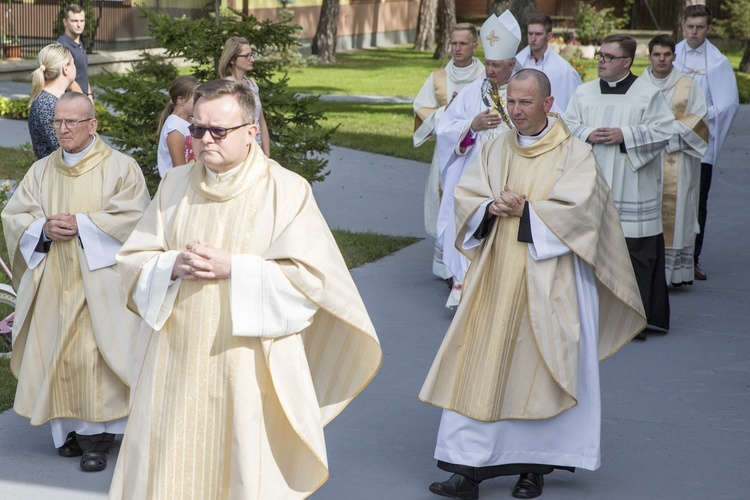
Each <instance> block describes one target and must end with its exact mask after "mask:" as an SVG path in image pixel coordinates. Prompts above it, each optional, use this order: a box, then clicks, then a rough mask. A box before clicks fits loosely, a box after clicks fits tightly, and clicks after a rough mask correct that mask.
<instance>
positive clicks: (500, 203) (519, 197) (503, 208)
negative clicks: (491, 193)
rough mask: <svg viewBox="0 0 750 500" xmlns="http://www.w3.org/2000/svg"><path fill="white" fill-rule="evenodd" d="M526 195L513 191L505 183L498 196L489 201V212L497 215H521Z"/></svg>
mask: <svg viewBox="0 0 750 500" xmlns="http://www.w3.org/2000/svg"><path fill="white" fill-rule="evenodd" d="M525 203H526V195H525V194H518V193H514V192H513V191H511V190H510V188H508V185H507V184H506V185H505V187H504V188H503V192H502V193H500V196H499V197H497V198H495V201H493V202H492V203H490V208H489V212H490V214H492V215H495V216H497V217H511V216H512V217H521V216H522V215H523V206H524V204H525Z"/></svg>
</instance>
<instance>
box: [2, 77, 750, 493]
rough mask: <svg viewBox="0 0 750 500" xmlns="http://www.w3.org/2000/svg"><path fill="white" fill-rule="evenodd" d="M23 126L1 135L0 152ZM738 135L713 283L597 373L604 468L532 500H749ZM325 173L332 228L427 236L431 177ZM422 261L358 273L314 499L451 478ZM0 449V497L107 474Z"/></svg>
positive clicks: (713, 227)
mask: <svg viewBox="0 0 750 500" xmlns="http://www.w3.org/2000/svg"><path fill="white" fill-rule="evenodd" d="M1 92H2V91H0V93H1ZM23 127H25V124H24V123H22V122H13V121H0V130H2V133H1V134H0V140H3V139H4V138H5V137H11V136H14V134H16V133H18V134H20V135H22V132H19V130H21V131H22V129H23ZM748 130H750V106H742V108H741V111H740V116H739V117H738V119H737V120H736V122H735V124H734V127H733V131H732V134H731V136H730V138H729V142H728V144H727V148H726V152H725V153H724V154H723V157H722V164H721V165H719V166H718V167H717V169H716V170H715V173H714V181H713V183H714V185H713V188H712V194H711V200H710V205H711V211H710V214H709V221H708V236H707V240H706V245H705V248H704V255H703V258H702V263H703V265H704V269H705V270H706V272H707V273H708V275H709V279H708V281H705V282H697V283H696V284H695V285H694V286H692V287H684V288H682V289H673V290H672V294H671V304H672V329H671V331H670V333H669V334H667V335H652V336H649V338H648V340H647V341H646V342H632V343H630V344H629V345H627V346H626V347H625V348H623V349H622V350H621V351H620V352H619V353H617V354H616V355H615V356H613V357H612V358H611V359H609V360H607V361H605V362H604V363H603V364H602V366H601V385H602V396H603V401H602V404H603V420H602V467H601V468H600V469H599V470H598V471H596V472H590V471H584V470H581V471H578V472H576V473H575V474H570V473H562V472H556V473H554V474H552V475H550V476H548V477H547V479H546V486H545V489H544V491H545V493H544V496H543V497H542V498H545V499H549V500H555V499H564V500H580V499H609V500H634V499H638V500H652V499H653V500H664V499H667V500H671V499H675V500H693V499H695V500H699V499H742V500H747V499H748V498H750V476H748V474H747V471H746V468H747V464H748V463H750V389H749V388H748V385H749V384H750V332H748V323H749V321H748V319H749V315H748V312H747V309H748V308H747V304H748V294H749V293H750V279H748V271H747V266H746V262H747V259H748V257H750V250H749V249H750V234H749V233H748V215H747V213H748V209H747V201H746V200H747V193H748V192H750V170H748V168H747V167H748V164H749V163H750V140H748V139H749V137H748V132H747V131H748ZM27 140H28V139H27ZM329 167H330V170H331V175H330V176H329V177H328V179H326V181H325V182H323V183H319V184H316V185H315V186H314V188H313V190H314V192H315V195H316V198H317V200H318V203H319V204H320V206H321V209H322V211H323V213H324V214H325V216H326V218H327V220H328V221H329V223H330V225H331V226H332V227H342V228H349V229H358V230H365V229H369V230H373V231H377V232H382V233H389V234H409V235H416V236H424V231H423V229H422V218H421V213H422V192H423V185H424V180H425V177H426V174H427V169H428V165H427V164H425V163H419V162H413V161H407V160H399V159H395V158H391V157H386V156H381V155H374V154H367V153H361V152H356V151H350V150H346V149H341V148H334V149H333V151H332V152H331V155H330V163H329ZM431 255H432V242H431V241H430V240H429V239H425V240H422V241H420V242H419V243H416V244H414V245H412V246H410V247H407V248H405V249H403V250H401V251H399V252H397V253H396V254H394V255H391V256H389V257H386V258H383V259H381V260H379V261H377V262H374V263H370V264H367V265H365V266H362V267H360V268H357V269H355V270H353V273H352V274H353V275H354V279H355V281H356V283H357V286H358V287H359V289H360V291H361V293H362V296H363V298H364V301H365V304H366V305H367V307H368V310H369V312H370V314H371V316H372V319H373V322H374V324H375V327H376V329H377V331H378V334H379V336H380V340H381V342H382V345H383V350H384V354H385V356H384V360H383V366H382V368H381V371H380V373H379V374H378V376H377V377H375V379H374V381H373V382H372V384H371V385H370V386H369V387H368V388H367V389H366V390H365V391H364V392H363V393H362V394H361V395H360V396H359V397H358V398H357V399H356V400H355V401H354V402H353V403H352V404H351V405H350V406H349V407H348V408H347V409H346V410H345V411H344V412H343V413H342V414H341V415H340V416H339V417H338V418H336V419H335V420H334V421H333V422H332V423H331V424H330V425H329V426H328V427H327V428H326V439H327V444H328V454H329V461H330V469H331V478H330V479H329V481H328V482H327V483H326V484H325V485H324V486H323V487H322V488H321V489H320V490H319V491H318V492H317V493H316V494H315V495H313V497H312V498H316V499H325V500H391V499H393V500H396V499H398V500H432V499H436V498H438V497H435V496H433V495H432V494H430V493H429V492H428V491H427V485H428V484H429V483H430V482H432V481H434V480H437V479H442V478H445V477H446V474H444V473H442V472H440V471H439V470H437V468H436V467H435V462H434V460H433V459H432V452H433V447H434V443H435V434H436V431H437V425H438V421H439V418H440V412H439V410H437V409H435V408H432V407H430V406H427V405H425V404H423V403H421V402H419V400H418V399H417V394H418V392H419V389H420V387H421V384H422V381H423V380H424V377H425V375H426V373H427V370H428V368H429V366H430V363H431V362H432V359H433V357H434V355H435V352H436V351H437V348H438V346H439V344H440V341H441V339H442V336H443V334H444V333H445V331H446V329H447V327H448V324H449V323H450V320H451V314H450V312H449V311H448V310H446V309H445V308H444V307H443V304H444V302H445V298H446V295H447V292H448V290H447V288H446V287H445V285H444V284H443V283H442V282H441V281H439V280H437V279H436V278H434V277H433V276H432V274H431V272H430V263H431ZM0 450H2V453H0V498H8V499H19V500H26V499H28V500H32V499H33V500H36V499H39V498H43V497H45V496H48V497H49V498H54V499H56V500H57V499H84V500H87V499H101V498H105V497H106V491H107V487H108V483H109V480H110V477H111V471H112V465H113V464H111V465H110V467H109V468H108V469H107V471H105V472H103V473H100V474H86V473H83V472H81V471H80V470H79V469H78V465H77V461H76V460H71V459H62V458H60V457H58V456H57V454H56V451H55V449H54V448H53V446H52V443H51V439H50V434H49V427H48V426H43V427H41V428H32V427H31V426H29V425H28V422H27V421H26V420H24V419H22V418H20V417H18V416H16V415H15V414H14V413H13V412H5V413H3V414H0ZM112 462H114V461H112ZM512 485H513V479H512V478H501V479H495V480H491V481H487V482H485V483H483V484H482V487H481V491H482V493H481V495H482V498H483V499H492V498H496V499H500V498H510V490H511V488H512ZM269 500H270V499H269Z"/></svg>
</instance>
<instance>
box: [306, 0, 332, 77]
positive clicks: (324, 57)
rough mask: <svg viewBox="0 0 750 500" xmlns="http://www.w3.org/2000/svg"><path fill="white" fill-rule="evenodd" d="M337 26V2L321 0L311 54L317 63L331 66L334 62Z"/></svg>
mask: <svg viewBox="0 0 750 500" xmlns="http://www.w3.org/2000/svg"><path fill="white" fill-rule="evenodd" d="M338 24H339V0H323V5H321V6H320V19H318V29H317V30H316V31H315V38H313V41H312V47H311V50H312V53H313V54H315V55H316V56H318V63H320V64H333V63H335V62H336V30H337V28H338Z"/></svg>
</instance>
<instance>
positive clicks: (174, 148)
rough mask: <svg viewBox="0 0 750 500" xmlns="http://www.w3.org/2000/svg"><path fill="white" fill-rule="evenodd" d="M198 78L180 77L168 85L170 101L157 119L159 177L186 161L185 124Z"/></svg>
mask: <svg viewBox="0 0 750 500" xmlns="http://www.w3.org/2000/svg"><path fill="white" fill-rule="evenodd" d="M197 86H198V80H196V79H195V78H194V77H192V76H181V77H179V78H177V79H176V80H175V81H174V82H172V86H170V87H169V104H167V107H166V108H164V111H162V113H161V118H160V119H159V129H158V131H157V132H156V135H157V137H158V138H159V148H158V150H157V152H156V166H157V168H158V169H159V177H162V178H163V177H164V175H166V173H167V171H169V170H170V169H171V168H172V167H178V166H180V165H184V164H185V163H187V161H186V159H187V156H186V147H185V139H186V138H187V137H190V132H189V131H188V127H189V126H190V121H189V120H190V117H191V116H192V115H193V92H195V89H196V87H197Z"/></svg>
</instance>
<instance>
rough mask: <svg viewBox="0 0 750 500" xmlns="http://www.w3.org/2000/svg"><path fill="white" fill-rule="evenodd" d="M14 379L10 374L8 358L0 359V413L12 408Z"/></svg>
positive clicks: (14, 392) (14, 390) (14, 391)
mask: <svg viewBox="0 0 750 500" xmlns="http://www.w3.org/2000/svg"><path fill="white" fill-rule="evenodd" d="M15 395H16V378H15V377H14V376H13V375H12V374H11V373H10V358H5V357H0V412H4V411H5V410H8V409H9V408H11V407H12V406H13V398H14V397H15Z"/></svg>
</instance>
